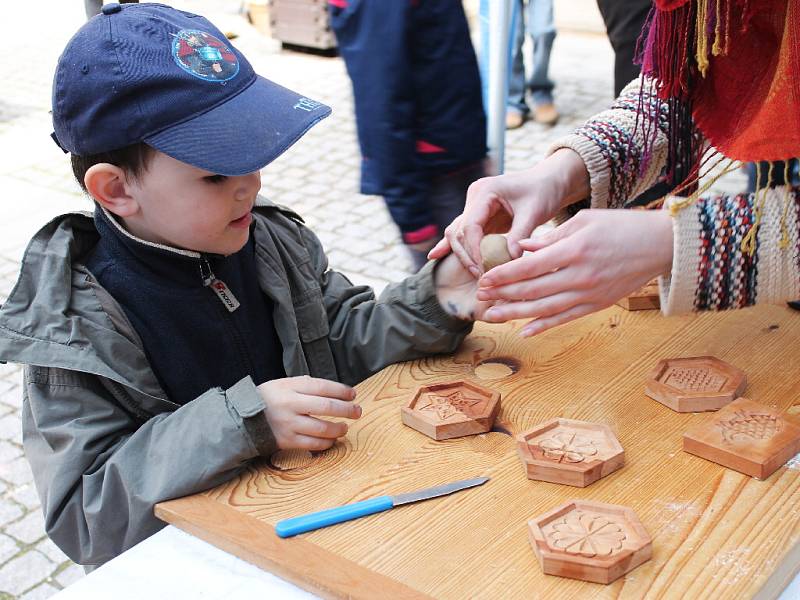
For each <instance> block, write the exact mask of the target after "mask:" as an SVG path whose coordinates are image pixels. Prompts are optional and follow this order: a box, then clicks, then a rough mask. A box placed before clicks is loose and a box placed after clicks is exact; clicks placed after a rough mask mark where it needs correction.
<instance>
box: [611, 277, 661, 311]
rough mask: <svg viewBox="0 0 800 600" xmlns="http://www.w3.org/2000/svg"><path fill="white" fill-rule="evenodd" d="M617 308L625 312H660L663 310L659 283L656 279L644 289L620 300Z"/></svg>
mask: <svg viewBox="0 0 800 600" xmlns="http://www.w3.org/2000/svg"><path fill="white" fill-rule="evenodd" d="M617 306H621V307H622V308H624V309H625V310H658V309H659V308H661V297H660V296H659V294H658V281H657V280H655V279H654V280H653V281H651V282H650V283H648V284H647V285H646V286H644V287H643V288H641V289H639V290H637V291H635V292H633V293H632V294H629V295H628V296H625V297H624V298H623V299H622V300H618V301H617Z"/></svg>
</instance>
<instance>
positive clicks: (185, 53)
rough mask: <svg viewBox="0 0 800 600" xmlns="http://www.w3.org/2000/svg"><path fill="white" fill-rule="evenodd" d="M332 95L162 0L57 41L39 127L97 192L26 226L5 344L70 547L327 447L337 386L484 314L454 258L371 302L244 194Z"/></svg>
mask: <svg viewBox="0 0 800 600" xmlns="http://www.w3.org/2000/svg"><path fill="white" fill-rule="evenodd" d="M329 112H330V109H329V108H327V107H326V106H323V105H321V104H320V103H318V102H314V101H312V100H309V99H308V98H304V97H302V96H300V95H298V94H296V93H294V92H291V91H289V90H287V89H284V88H282V87H280V86H278V85H276V84H274V83H272V82H270V81H268V80H266V79H263V78H261V77H258V76H256V75H255V73H254V72H253V70H252V68H251V67H250V65H249V64H248V62H247V60H246V59H245V58H244V57H243V56H242V55H241V54H240V53H239V52H238V51H237V50H236V49H235V48H233V46H231V45H230V44H229V43H228V42H227V40H226V39H225V38H224V36H223V35H222V34H221V33H220V32H219V30H217V29H216V28H215V27H214V26H212V25H211V23H209V22H208V21H207V20H205V19H203V18H202V17H199V16H196V15H191V14H188V13H183V12H181V11H177V10H174V9H172V8H169V7H166V6H162V5H156V4H127V5H122V6H120V5H118V4H110V5H106V6H104V7H103V14H101V15H98V16H97V17H95V18H94V19H92V20H91V21H89V22H88V23H87V24H86V25H85V26H84V27H83V28H82V29H81V30H80V31H78V33H77V34H76V35H75V37H74V38H73V39H72V40H71V41H70V42H69V44H68V45H67V47H66V49H65V50H64V53H63V55H62V56H61V58H60V60H59V63H58V67H57V72H56V76H55V81H54V94H53V121H54V128H55V133H54V139H55V140H56V141H57V143H58V144H59V145H60V146H61V147H62V148H63V149H64V150H65V151H69V152H70V153H71V157H72V165H73V170H74V172H75V175H76V177H77V179H78V181H79V182H80V183H81V185H82V186H83V187H84V189H85V190H86V191H87V192H88V194H89V195H90V196H91V197H92V198H93V199H94V201H95V206H96V209H95V212H94V216H91V215H89V214H80V213H72V214H67V215H63V216H61V217H58V218H56V219H54V220H53V221H52V222H50V223H49V224H47V225H46V226H45V227H44V228H43V229H42V230H41V231H40V232H39V233H37V234H36V236H35V237H34V238H33V240H32V241H31V244H30V246H29V248H28V250H27V252H26V254H25V258H24V260H23V265H22V269H21V274H20V278H19V281H18V283H17V285H16V287H15V289H14V290H13V292H12V293H11V296H10V297H9V299H8V301H7V303H6V304H5V305H4V306H3V307H2V310H0V360H4V361H14V362H19V363H23V364H25V365H26V368H25V388H24V389H25V399H24V405H23V436H24V444H25V452H26V455H27V457H28V459H29V461H30V463H31V465H32V467H33V471H34V476H35V480H36V486H37V490H38V492H39V496H40V498H41V501H42V508H43V511H44V514H45V525H46V529H47V532H48V534H49V535H50V537H51V538H52V539H53V540H54V541H55V542H56V544H58V546H59V547H61V548H62V550H63V551H64V552H66V553H67V555H69V557H70V558H72V559H73V560H74V561H76V562H78V563H81V564H83V565H87V566H96V565H100V564H102V563H104V562H106V561H108V560H109V559H111V558H113V557H114V556H116V555H117V554H119V553H120V552H122V551H124V550H125V549H127V548H130V547H131V546H133V545H134V544H136V543H137V542H139V541H141V540H142V539H144V538H145V537H147V536H149V535H151V534H152V533H154V532H155V531H157V530H158V529H159V528H161V527H162V526H163V523H161V522H160V521H159V520H158V519H156V518H155V517H154V516H153V505H154V504H155V503H157V502H159V501H162V500H166V499H169V498H175V497H178V496H183V495H186V494H191V493H194V492H198V491H200V490H203V489H206V488H209V487H211V486H215V485H217V484H219V483H221V482H223V481H225V480H227V479H229V478H231V477H232V476H234V475H235V474H236V473H237V472H238V471H239V470H240V469H241V468H242V467H243V466H244V464H245V463H246V462H247V461H248V460H249V459H252V458H254V457H257V456H268V455H269V454H270V453H272V452H274V451H275V450H277V449H284V448H306V449H310V450H323V449H326V448H329V447H330V446H332V445H333V444H334V443H335V441H336V440H337V439H338V438H340V437H341V436H343V435H344V434H345V433H346V431H347V425H346V424H345V423H342V422H339V421H331V420H326V419H324V418H320V417H334V418H337V419H341V418H344V419H357V418H358V417H359V416H360V415H361V409H360V407H359V406H358V405H356V404H354V403H353V402H352V401H353V400H354V399H355V392H354V390H353V389H352V388H351V387H349V386H350V385H352V384H354V383H357V382H359V381H361V380H362V379H364V378H365V377H367V376H369V375H370V374H372V373H374V372H376V371H378V370H379V369H381V368H382V367H384V366H385V365H387V364H390V363H393V362H396V361H401V360H409V359H414V358H417V357H420V356H424V355H429V354H434V353H444V352H451V351H453V350H454V349H455V348H456V347H457V346H458V344H459V343H460V341H461V340H462V339H463V337H464V336H465V335H466V334H467V332H468V331H469V330H470V321H469V319H470V318H471V317H472V316H473V312H474V311H477V312H474V315H477V316H479V313H480V311H481V310H482V309H483V307H482V306H479V305H477V304H475V302H474V300H473V298H474V294H475V289H476V288H475V282H474V280H473V279H472V278H471V276H469V275H468V274H467V273H466V272H465V271H464V270H463V269H462V268H461V266H460V264H459V263H458V261H457V259H455V258H452V259H447V260H446V261H442V262H441V263H438V264H434V263H430V264H429V265H427V266H426V268H424V269H423V270H422V271H421V272H420V273H419V274H417V275H415V276H413V277H410V278H408V279H406V280H405V281H403V282H401V283H399V284H394V285H391V286H389V287H388V288H387V289H386V291H385V292H384V293H383V295H382V296H381V298H380V299H379V300H376V299H375V297H374V295H373V293H372V291H371V290H370V289H369V288H367V287H357V286H353V285H352V284H351V283H350V282H349V281H348V280H347V279H346V278H345V277H344V276H342V275H341V274H339V273H336V272H335V271H329V270H328V268H327V261H326V259H325V255H324V253H323V251H322V248H321V246H320V243H319V241H318V240H317V238H316V237H315V236H314V234H313V233H311V231H309V230H308V229H307V228H306V227H304V226H303V224H302V220H301V219H300V217H298V216H297V215H296V214H295V213H293V212H292V211H290V210H288V209H285V208H282V207H279V206H276V205H274V204H271V203H270V202H268V201H266V200H264V199H263V198H260V197H258V196H257V194H258V191H259V189H260V187H261V182H260V175H259V169H260V168H262V167H263V166H264V165H266V164H267V163H269V162H270V161H272V160H273V159H274V158H275V157H277V156H278V155H280V154H281V153H282V152H284V151H285V150H286V149H287V148H288V147H289V146H291V145H292V144H293V143H294V142H295V141H297V139H299V138H300V137H301V136H302V135H303V133H305V131H306V130H308V128H309V127H311V126H312V125H314V124H315V123H316V122H317V121H319V120H320V119H322V118H324V117H325V116H327V115H328V113H329ZM443 306H445V307H447V309H444V308H442V307H443ZM460 317H466V320H465V319H463V318H460Z"/></svg>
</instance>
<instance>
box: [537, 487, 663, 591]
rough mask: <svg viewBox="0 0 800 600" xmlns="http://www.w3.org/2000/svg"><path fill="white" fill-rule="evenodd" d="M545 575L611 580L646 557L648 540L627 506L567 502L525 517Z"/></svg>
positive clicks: (648, 556) (649, 550)
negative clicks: (541, 512) (527, 519)
mask: <svg viewBox="0 0 800 600" xmlns="http://www.w3.org/2000/svg"><path fill="white" fill-rule="evenodd" d="M528 534H529V538H530V542H531V546H532V547H533V551H534V552H535V553H536V557H537V558H538V559H539V563H540V564H541V565H542V570H543V571H544V573H545V574H546V575H558V576H560V577H570V578H572V579H581V580H583V581H592V582H595V583H606V584H607V583H611V582H612V581H614V580H615V579H618V578H619V577H621V576H622V575H624V574H625V573H627V572H629V571H631V570H632V569H635V568H636V567H638V566H639V565H640V564H642V563H644V562H646V561H648V560H649V559H650V557H651V555H652V539H651V538H650V535H649V534H648V533H647V531H646V530H645V528H644V526H643V525H642V523H641V521H639V518H638V517H637V516H636V513H635V512H634V511H633V510H631V509H630V508H627V507H624V506H618V505H615V504H603V503H600V502H589V501H585V500H571V501H570V502H567V503H566V504H564V505H563V506H559V507H558V508H555V509H553V510H551V511H550V512H548V513H545V514H543V515H540V516H539V517H536V518H535V519H531V520H530V521H528Z"/></svg>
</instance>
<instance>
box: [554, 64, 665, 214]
mask: <svg viewBox="0 0 800 600" xmlns="http://www.w3.org/2000/svg"><path fill="white" fill-rule="evenodd" d="M642 81H643V80H642V79H635V80H634V81H632V82H630V83H629V84H628V85H627V86H626V87H625V89H623V90H622V93H621V94H620V95H619V97H618V98H617V99H616V100H615V101H614V104H613V105H612V106H611V108H610V109H608V110H605V111H603V112H601V113H599V114H597V115H595V116H593V117H591V118H590V119H589V120H587V121H586V123H584V124H583V125H581V126H580V127H579V128H578V129H576V130H575V132H573V133H572V134H570V135H567V136H565V137H563V138H561V139H559V140H557V141H556V142H555V143H553V145H552V146H551V147H550V150H549V151H548V154H552V153H553V152H555V151H556V150H559V149H560V148H570V149H572V150H574V151H575V152H577V153H578V154H579V155H580V157H581V158H582V159H583V162H584V163H585V164H586V168H587V170H588V171H589V183H590V185H591V188H592V195H591V198H590V201H589V202H588V203H586V202H584V203H582V205H581V206H576V207H575V208H577V209H580V208H622V207H624V206H625V204H626V202H627V201H629V200H632V199H634V198H636V197H637V196H638V195H639V194H641V193H643V192H645V191H646V190H648V189H650V188H651V187H653V185H655V184H656V183H658V181H659V178H660V177H661V175H662V172H663V171H664V167H665V166H666V163H667V150H668V144H667V111H668V107H667V105H666V103H665V102H663V101H662V100H660V99H659V98H658V97H657V96H656V94H655V91H652V92H651V91H650V88H649V87H648V88H647V89H646V90H645V91H644V93H643V94H641V98H640V92H641V87H642ZM644 81H645V83H644V85H646V86H647V81H649V80H644ZM640 102H641V103H642V104H640ZM640 106H649V107H652V108H657V109H658V111H659V113H658V114H659V115H660V116H659V119H658V124H659V129H658V131H657V132H655V131H653V132H649V133H648V135H649V134H652V135H654V136H655V138H654V142H653V145H652V148H651V149H650V151H649V152H650V155H649V156H648V157H647V161H646V163H645V162H643V161H644V154H645V152H644V147H645V131H646V130H648V129H649V127H645V126H644V125H643V124H642V122H640V117H639V113H640ZM647 110H648V112H649V111H650V108H648V109H647ZM643 164H645V168H644V169H642V165H643ZM572 212H575V211H572ZM562 220H563V216H562Z"/></svg>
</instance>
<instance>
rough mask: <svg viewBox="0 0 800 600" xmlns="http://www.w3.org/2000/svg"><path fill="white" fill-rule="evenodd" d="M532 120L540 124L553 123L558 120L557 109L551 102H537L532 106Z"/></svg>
mask: <svg viewBox="0 0 800 600" xmlns="http://www.w3.org/2000/svg"><path fill="white" fill-rule="evenodd" d="M533 120H534V121H536V122H537V123H541V124H542V125H555V124H556V122H557V121H558V111H557V110H556V107H555V106H553V103H552V102H548V103H546V104H537V105H536V106H534V107H533Z"/></svg>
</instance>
